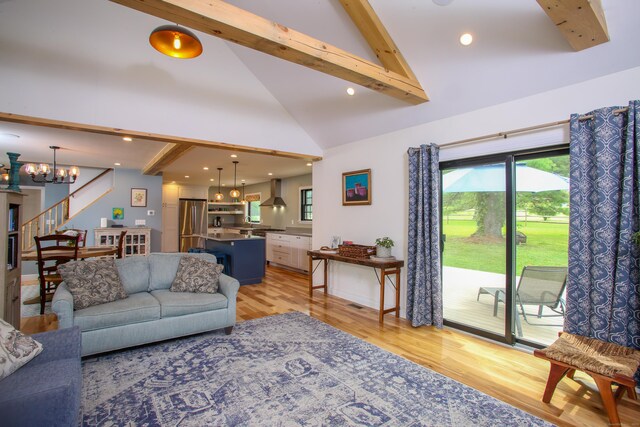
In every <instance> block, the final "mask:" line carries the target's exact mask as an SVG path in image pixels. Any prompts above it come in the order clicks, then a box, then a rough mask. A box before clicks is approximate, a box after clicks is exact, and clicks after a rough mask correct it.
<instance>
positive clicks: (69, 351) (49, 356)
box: [29, 326, 82, 366]
mask: <svg viewBox="0 0 640 427" xmlns="http://www.w3.org/2000/svg"><path fill="white" fill-rule="evenodd" d="M31 338H33V339H34V340H36V341H38V342H39V343H40V344H42V353H40V354H39V355H37V356H36V357H34V358H33V359H32V360H31V361H30V362H29V365H30V366H35V365H40V364H43V363H47V362H51V361H53V360H61V359H78V360H80V355H81V350H82V345H81V343H82V338H81V335H80V328H79V327H77V326H75V327H73V328H67V329H58V330H55V331H48V332H42V333H39V334H33V335H31Z"/></svg>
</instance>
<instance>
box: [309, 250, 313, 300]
mask: <svg viewBox="0 0 640 427" xmlns="http://www.w3.org/2000/svg"><path fill="white" fill-rule="evenodd" d="M309 297H310V298H311V297H313V257H312V256H311V255H309Z"/></svg>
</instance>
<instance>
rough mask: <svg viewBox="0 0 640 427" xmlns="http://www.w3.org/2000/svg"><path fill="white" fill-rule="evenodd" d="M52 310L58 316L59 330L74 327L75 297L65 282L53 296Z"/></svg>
mask: <svg viewBox="0 0 640 427" xmlns="http://www.w3.org/2000/svg"><path fill="white" fill-rule="evenodd" d="M51 309H52V310H53V312H54V313H55V314H56V316H58V329H65V328H70V327H72V326H73V296H72V295H71V292H69V289H67V285H66V284H65V283H64V282H62V283H60V285H59V286H58V288H57V289H56V292H55V294H53V299H52V300H51Z"/></svg>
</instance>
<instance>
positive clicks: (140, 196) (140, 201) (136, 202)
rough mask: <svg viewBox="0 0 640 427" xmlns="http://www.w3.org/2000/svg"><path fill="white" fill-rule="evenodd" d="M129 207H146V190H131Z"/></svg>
mask: <svg viewBox="0 0 640 427" xmlns="http://www.w3.org/2000/svg"><path fill="white" fill-rule="evenodd" d="M131 206H132V207H134V208H146V207H147V189H146V188H132V189H131Z"/></svg>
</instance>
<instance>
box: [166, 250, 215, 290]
mask: <svg viewBox="0 0 640 427" xmlns="http://www.w3.org/2000/svg"><path fill="white" fill-rule="evenodd" d="M223 269H224V267H223V266H222V265H220V264H214V263H212V262H209V261H206V260H204V259H201V258H196V257H192V256H183V257H182V258H180V264H179V265H178V271H177V273H176V278H175V279H174V280H173V283H172V284H171V289H169V290H170V291H171V292H196V293H205V292H206V293H209V294H215V293H216V292H218V281H219V279H220V273H222V270H223Z"/></svg>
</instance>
